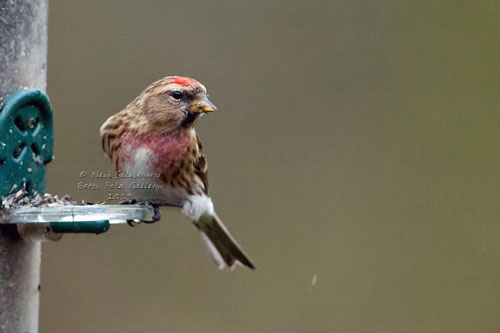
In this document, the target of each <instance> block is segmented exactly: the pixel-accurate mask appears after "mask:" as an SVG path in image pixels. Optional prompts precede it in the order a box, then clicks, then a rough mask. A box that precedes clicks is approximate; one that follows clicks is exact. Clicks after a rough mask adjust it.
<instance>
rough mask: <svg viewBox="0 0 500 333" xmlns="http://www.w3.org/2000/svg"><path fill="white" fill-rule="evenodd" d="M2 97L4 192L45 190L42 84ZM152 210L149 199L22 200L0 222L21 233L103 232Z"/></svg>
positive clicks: (49, 141) (47, 130)
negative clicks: (24, 203) (89, 202)
mask: <svg viewBox="0 0 500 333" xmlns="http://www.w3.org/2000/svg"><path fill="white" fill-rule="evenodd" d="M0 102H1V103H0V133H1V136H0V195H1V196H4V197H6V196H8V195H9V193H12V192H13V191H15V190H16V189H20V188H23V189H26V191H27V192H28V194H29V195H34V193H44V192H45V185H46V184H45V172H46V165H47V163H49V162H50V161H51V160H52V159H53V124H52V110H51V107H50V103H49V98H48V97H47V95H46V94H44V93H43V92H41V91H40V90H38V89H21V90H17V91H15V92H13V93H11V94H10V95H8V96H6V97H5V98H4V99H3V100H0ZM153 214H154V211H153V209H152V208H151V207H149V206H146V205H98V204H97V205H84V206H78V205H59V206H58V205H51V206H49V207H29V206H28V207H22V206H21V207H15V208H9V209H2V210H0V224H10V225H17V226H18V230H19V232H20V233H21V235H23V232H22V230H21V229H23V230H28V229H29V230H41V232H42V233H45V234H47V232H48V231H50V232H51V233H94V234H99V233H102V232H106V231H107V230H108V229H109V227H110V224H122V223H127V222H128V221H148V220H152V219H153ZM29 225H37V226H36V227H35V228H29V227H27V226H29ZM24 234H26V232H24ZM28 234H29V235H33V232H29V233H28ZM35 238H36V237H35ZM59 238H60V236H59Z"/></svg>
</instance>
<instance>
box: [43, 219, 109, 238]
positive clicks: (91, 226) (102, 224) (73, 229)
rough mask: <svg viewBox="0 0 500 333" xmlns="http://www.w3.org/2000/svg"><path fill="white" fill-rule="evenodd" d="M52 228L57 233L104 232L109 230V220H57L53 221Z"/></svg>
mask: <svg viewBox="0 0 500 333" xmlns="http://www.w3.org/2000/svg"><path fill="white" fill-rule="evenodd" d="M50 228H51V229H52V232H55V233H86V234H96V235H98V234H102V233H103V232H106V231H108V230H109V221H108V220H102V221H92V222H57V223H51V224H50Z"/></svg>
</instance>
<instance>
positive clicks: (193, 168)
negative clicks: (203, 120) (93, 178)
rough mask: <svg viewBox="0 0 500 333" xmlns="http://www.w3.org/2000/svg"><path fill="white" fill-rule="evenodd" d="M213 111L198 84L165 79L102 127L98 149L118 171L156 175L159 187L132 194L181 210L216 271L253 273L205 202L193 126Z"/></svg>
mask: <svg viewBox="0 0 500 333" xmlns="http://www.w3.org/2000/svg"><path fill="white" fill-rule="evenodd" d="M215 109H216V108H215V106H214V105H213V104H212V103H211V102H210V101H209V100H208V98H207V94H206V89H205V87H204V86H203V85H202V84H201V83H199V82H198V81H196V80H193V79H190V78H185V77H178V76H169V77H165V78H163V79H161V80H158V81H156V82H154V83H152V84H151V85H150V86H149V87H147V88H146V89H145V90H144V91H143V92H142V93H141V94H140V95H139V96H137V98H135V99H134V100H133V101H132V102H131V103H130V104H129V105H127V107H125V109H123V110H122V111H120V112H119V113H117V114H115V115H113V116H111V117H110V118H109V119H108V120H107V121H106V122H105V123H104V124H103V125H102V127H101V138H102V147H103V150H104V152H105V153H106V154H107V155H108V157H110V158H111V159H112V161H113V165H114V167H115V169H116V170H117V171H121V172H129V173H131V174H134V173H135V174H138V173H142V174H157V175H158V177H153V178H154V179H152V178H148V179H147V181H153V182H154V185H155V186H161V188H154V189H151V188H148V189H143V188H141V189H137V188H132V189H130V193H131V194H132V196H133V197H134V198H135V199H136V200H139V201H148V202H151V203H153V204H155V205H169V206H176V207H179V208H182V212H183V213H184V214H185V215H187V216H188V217H189V218H190V219H191V220H192V221H193V223H194V225H195V226H196V227H197V228H198V229H199V230H200V231H201V232H202V236H203V238H204V240H205V241H206V243H207V245H208V247H209V249H210V250H211V252H212V254H213V256H214V259H215V261H216V262H217V263H218V265H219V267H221V268H223V267H225V266H228V267H233V266H234V264H235V263H241V264H243V265H246V266H248V267H250V268H254V266H253V264H252V263H251V261H250V260H249V259H248V256H247V255H246V254H245V253H244V252H243V250H242V249H241V247H240V246H239V245H238V243H237V242H236V241H235V240H234V238H233V237H232V236H231V235H230V233H229V232H228V231H227V229H226V227H225V226H224V225H223V224H222V222H221V221H220V219H219V218H218V216H217V215H216V214H215V211H214V209H213V204H212V201H211V199H210V198H209V197H208V179H207V162H206V158H205V156H204V154H203V150H202V145H201V142H200V139H199V137H198V134H197V133H196V130H195V127H194V126H195V122H196V120H197V119H198V118H199V117H200V116H201V115H202V114H204V113H208V112H212V111H215ZM129 186H130V185H129Z"/></svg>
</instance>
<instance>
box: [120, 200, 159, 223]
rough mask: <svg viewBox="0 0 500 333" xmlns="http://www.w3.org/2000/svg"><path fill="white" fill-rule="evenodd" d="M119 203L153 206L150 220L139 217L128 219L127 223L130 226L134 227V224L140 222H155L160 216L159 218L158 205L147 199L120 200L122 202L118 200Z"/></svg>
mask: <svg viewBox="0 0 500 333" xmlns="http://www.w3.org/2000/svg"><path fill="white" fill-rule="evenodd" d="M120 204H124V205H126V204H129V205H134V204H139V205H143V206H145V207H147V208H153V216H152V220H140V219H135V220H128V221H127V224H128V225H129V226H131V227H135V226H136V225H138V224H140V223H148V224H150V223H155V222H158V221H160V218H161V215H160V206H159V205H157V204H153V203H151V202H149V201H137V200H135V199H132V200H128V201H122V202H120Z"/></svg>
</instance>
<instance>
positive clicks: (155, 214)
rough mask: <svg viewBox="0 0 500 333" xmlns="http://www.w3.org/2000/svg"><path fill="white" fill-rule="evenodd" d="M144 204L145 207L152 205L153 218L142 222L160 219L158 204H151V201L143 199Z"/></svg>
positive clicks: (153, 221) (152, 221)
mask: <svg viewBox="0 0 500 333" xmlns="http://www.w3.org/2000/svg"><path fill="white" fill-rule="evenodd" d="M144 205H145V206H146V207H153V219H152V220H151V221H146V220H143V221H142V222H144V223H155V222H158V221H160V218H161V215H160V206H159V205H157V204H153V203H151V202H148V201H145V202H144Z"/></svg>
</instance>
